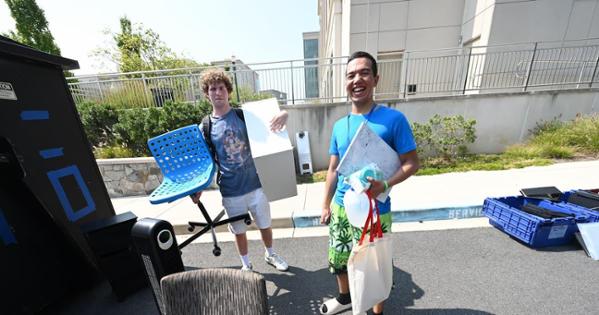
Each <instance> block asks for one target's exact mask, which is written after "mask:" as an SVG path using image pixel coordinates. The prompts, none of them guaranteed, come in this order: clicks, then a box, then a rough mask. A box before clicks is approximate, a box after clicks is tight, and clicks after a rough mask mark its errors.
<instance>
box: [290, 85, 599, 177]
mask: <svg viewBox="0 0 599 315" xmlns="http://www.w3.org/2000/svg"><path fill="white" fill-rule="evenodd" d="M388 106H390V107H393V108H396V109H398V110H400V111H401V112H403V113H404V114H405V115H406V117H407V118H408V120H409V121H410V122H421V123H424V122H427V121H428V120H429V119H430V118H431V117H432V116H434V115H435V114H439V115H441V116H453V115H462V116H464V117H465V118H468V119H475V120H476V122H477V123H476V134H477V137H478V138H477V140H476V142H475V143H474V144H473V145H471V146H470V148H469V149H470V150H471V151H472V152H475V153H498V152H502V151H503V150H504V149H505V148H506V147H507V146H509V145H512V144H516V143H519V142H522V141H524V140H525V139H526V138H527V137H528V130H530V129H532V128H534V127H535V125H536V123H538V122H541V121H548V120H552V119H554V118H555V117H559V119H561V120H564V121H566V120H571V119H573V118H574V117H576V115H577V114H591V113H599V91H598V90H596V89H586V90H561V91H546V92H520V93H505V94H479V95H464V96H450V97H435V98H422V99H407V100H397V101H389V102H388ZM282 108H284V109H286V110H287V111H288V112H289V120H288V124H287V130H288V132H289V135H290V138H291V141H292V144H293V145H294V146H295V134H296V133H297V132H299V131H302V130H306V131H308V132H309V133H310V149H311V153H312V163H313V167H314V169H315V170H323V169H326V167H328V162H329V154H328V148H329V142H330V136H331V130H332V127H333V124H334V123H335V122H336V121H337V120H338V119H340V118H342V117H345V116H346V115H347V114H348V113H349V112H350V109H351V108H350V105H349V104H348V103H333V104H310V105H294V106H282Z"/></svg>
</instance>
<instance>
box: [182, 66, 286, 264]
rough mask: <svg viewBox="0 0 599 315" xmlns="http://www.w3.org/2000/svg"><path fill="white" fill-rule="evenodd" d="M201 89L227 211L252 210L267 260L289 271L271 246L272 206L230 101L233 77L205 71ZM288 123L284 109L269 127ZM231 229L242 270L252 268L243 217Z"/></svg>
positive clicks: (219, 72) (239, 119)
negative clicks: (208, 106) (209, 108)
mask: <svg viewBox="0 0 599 315" xmlns="http://www.w3.org/2000/svg"><path fill="white" fill-rule="evenodd" d="M202 91H203V92H204V94H205V95H206V96H207V97H208V99H209V100H210V103H211V104H212V114H211V115H210V117H209V119H210V123H211V125H212V126H211V128H210V135H209V136H210V139H211V141H212V143H213V145H214V150H215V151H216V152H214V154H215V155H216V158H217V159H218V173H219V176H218V179H219V180H218V186H219V188H220V193H221V195H222V197H223V206H224V208H225V212H226V213H227V215H228V216H229V217H233V216H236V215H241V214H244V213H247V212H248V211H249V212H250V213H251V214H252V218H253V219H254V222H255V223H256V226H258V229H260V235H261V237H262V242H263V243H264V247H265V253H264V260H266V262H267V263H268V264H270V265H272V266H274V267H275V268H277V270H279V271H286V270H287V269H288V268H289V266H288V265H287V262H285V260H284V259H283V258H282V257H281V256H279V255H278V254H277V253H275V252H274V250H273V247H272V227H271V217H270V205H269V203H268V200H267V199H266V195H265V194H264V191H263V190H262V185H261V184H260V179H259V178H258V173H257V172H256V167H255V165H254V160H253V158H252V155H251V152H250V145H249V140H248V134H247V129H246V126H245V122H244V121H243V120H242V119H241V118H240V117H239V116H238V115H237V114H236V112H235V111H234V110H232V107H231V105H230V104H229V95H230V94H231V92H232V91H233V85H232V84H231V80H230V79H229V77H228V76H227V74H226V73H224V72H223V71H222V70H217V69H210V70H206V71H204V72H203V73H202ZM286 122H287V112H286V111H281V113H279V114H278V115H277V116H275V117H274V118H273V119H272V120H271V126H270V127H271V129H272V130H273V131H277V130H281V129H282V128H283V127H284V126H285V123H286ZM200 129H202V130H203V128H200ZM204 136H208V135H204ZM201 194H202V193H201V192H198V193H196V194H195V195H193V196H192V199H193V201H194V202H195V203H197V202H198V201H199V200H200V196H201ZM229 230H230V231H231V233H233V234H235V244H236V245H237V251H238V252H239V256H240V258H241V263H242V267H241V269H242V270H252V264H251V263H250V259H249V257H248V241H247V236H246V231H247V226H246V224H245V223H244V222H243V221H242V220H239V221H235V222H231V223H230V224H229Z"/></svg>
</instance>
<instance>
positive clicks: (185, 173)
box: [148, 124, 214, 183]
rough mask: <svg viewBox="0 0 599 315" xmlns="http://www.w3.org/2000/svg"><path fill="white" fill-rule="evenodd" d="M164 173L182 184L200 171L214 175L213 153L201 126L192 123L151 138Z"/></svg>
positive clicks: (153, 153) (150, 141) (149, 142)
mask: <svg viewBox="0 0 599 315" xmlns="http://www.w3.org/2000/svg"><path fill="white" fill-rule="evenodd" d="M148 147H149V148H150V151H151V152H152V155H153V156H154V159H156V163H157V164H158V167H160V170H161V171H162V174H163V175H164V176H165V177H168V178H169V179H171V180H172V181H174V182H176V183H179V182H185V181H188V180H189V179H190V178H191V177H193V176H194V175H198V174H202V173H205V174H210V172H211V171H212V170H213V168H214V162H213V161H212V155H211V154H210V150H209V149H208V146H207V145H206V142H205V141H204V137H203V136H202V133H201V132H200V128H199V127H198V125H195V124H194V125H189V126H186V127H183V128H179V129H177V130H173V131H170V132H167V133H165V134H162V135H160V136H157V137H154V138H152V139H150V140H148Z"/></svg>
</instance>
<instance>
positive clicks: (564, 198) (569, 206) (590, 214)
mask: <svg viewBox="0 0 599 315" xmlns="http://www.w3.org/2000/svg"><path fill="white" fill-rule="evenodd" d="M575 192H576V190H572V191H567V192H565V193H563V194H562V195H561V196H560V199H559V202H557V203H555V202H553V204H555V205H557V206H558V207H562V208H564V209H565V210H567V211H568V213H572V214H574V215H575V216H576V221H577V222H581V223H592V222H599V212H597V211H593V210H590V209H588V208H585V207H583V206H579V205H575V204H573V203H569V202H568V198H569V197H570V195H571V194H573V193H575ZM549 203H552V202H550V201H547V200H543V201H541V202H539V206H541V207H543V206H548V204H549Z"/></svg>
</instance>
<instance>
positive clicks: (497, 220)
mask: <svg viewBox="0 0 599 315" xmlns="http://www.w3.org/2000/svg"><path fill="white" fill-rule="evenodd" d="M574 193H575V191H570V192H566V193H563V194H562V195H561V196H560V197H559V200H556V201H550V200H541V199H535V198H526V197H523V196H514V197H502V198H487V199H485V202H484V204H483V214H484V215H485V216H487V217H488V218H489V223H490V224H491V225H493V226H495V227H496V228H498V229H499V230H501V231H503V232H505V233H507V234H508V235H511V236H513V237H514V238H516V239H518V240H520V241H522V242H524V243H525V244H527V245H528V246H530V247H532V248H541V247H547V246H558V245H564V244H566V243H569V242H571V241H572V240H573V239H574V233H576V232H578V227H577V223H590V222H599V211H594V210H592V209H588V208H585V207H581V206H578V205H575V204H572V203H568V202H567V201H568V199H569V198H570V196H571V195H572V194H574ZM527 204H532V205H534V206H539V207H541V208H544V209H547V210H550V211H554V212H558V213H562V214H564V215H565V216H564V217H556V218H542V217H540V216H536V215H533V214H530V213H527V212H524V211H522V210H521V208H522V207H523V206H524V205H527Z"/></svg>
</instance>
